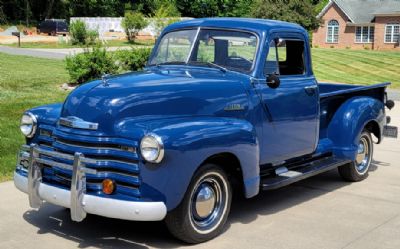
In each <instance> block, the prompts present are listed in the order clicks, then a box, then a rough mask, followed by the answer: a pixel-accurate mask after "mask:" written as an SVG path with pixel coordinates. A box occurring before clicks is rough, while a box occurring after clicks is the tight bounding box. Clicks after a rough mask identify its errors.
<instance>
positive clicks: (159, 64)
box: [149, 61, 186, 67]
mask: <svg viewBox="0 0 400 249" xmlns="http://www.w3.org/2000/svg"><path fill="white" fill-rule="evenodd" d="M185 64H186V63H185V62H184V61H166V62H160V63H155V64H150V65H149V66H156V67H158V66H162V65H185Z"/></svg>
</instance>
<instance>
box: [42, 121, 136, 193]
mask: <svg viewBox="0 0 400 249" xmlns="http://www.w3.org/2000/svg"><path fill="white" fill-rule="evenodd" d="M39 129H41V130H46V131H48V132H41V133H40V135H39V137H38V145H39V148H40V151H41V153H40V157H39V158H38V159H37V163H40V164H41V165H42V180H43V182H47V183H49V184H54V185H58V186H59V187H63V188H70V186H71V179H72V170H71V167H72V165H73V162H74V154H75V153H76V152H79V153H82V154H83V155H84V157H83V158H84V159H83V160H82V163H83V164H84V166H85V168H86V169H87V172H86V187H87V192H88V193H90V192H93V193H96V194H102V192H101V183H102V181H103V180H104V179H112V180H114V181H115V183H116V185H117V188H116V191H115V193H114V195H115V198H118V197H120V198H121V199H126V198H136V199H137V198H140V197H141V195H140V183H141V181H140V174H139V173H140V172H139V158H138V154H137V142H136V141H132V140H128V139H122V138H112V137H100V136H88V135H77V134H74V133H70V132H67V131H65V130H61V129H57V128H53V127H49V126H45V125H42V126H40V127H39Z"/></svg>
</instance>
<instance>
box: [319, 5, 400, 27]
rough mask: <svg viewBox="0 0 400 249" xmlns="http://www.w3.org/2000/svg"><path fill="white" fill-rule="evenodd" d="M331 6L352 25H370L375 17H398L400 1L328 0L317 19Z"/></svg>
mask: <svg viewBox="0 0 400 249" xmlns="http://www.w3.org/2000/svg"><path fill="white" fill-rule="evenodd" d="M332 4H336V5H337V6H338V7H339V8H340V9H341V10H342V11H343V13H345V15H346V16H347V17H348V18H349V20H350V21H351V22H352V23H370V22H372V21H373V20H374V18H375V16H376V15H384V14H387V15H393V14H399V15H400V0H330V1H329V3H328V4H327V5H326V6H325V7H324V9H323V10H322V11H321V12H320V13H319V14H318V16H317V17H318V18H320V17H322V16H323V15H324V14H325V12H326V11H327V10H328V9H329V7H330V6H332Z"/></svg>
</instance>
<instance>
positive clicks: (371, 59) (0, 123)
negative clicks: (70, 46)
mask: <svg viewBox="0 0 400 249" xmlns="http://www.w3.org/2000/svg"><path fill="white" fill-rule="evenodd" d="M312 53H313V59H314V61H313V66H314V72H315V74H316V76H317V79H318V80H319V81H331V82H346V83H357V84H373V83H377V82H383V81H391V82H392V83H393V87H396V88H400V70H399V69H400V53H399V52H375V51H366V50H361V51H355V50H337V49H313V50H312ZM67 81H68V75H67V72H66V71H65V68H64V62H63V61H59V60H49V59H39V58H32V57H26V56H13V55H6V54H2V53H0V181H3V180H6V179H10V177H11V175H12V171H13V169H14V167H15V159H16V158H15V155H16V153H17V151H18V148H19V146H20V145H21V144H23V142H24V138H23V136H22V135H21V133H20V131H19V119H20V117H21V114H22V113H23V111H24V110H26V109H29V108H32V107H34V106H38V105H42V104H46V103H53V102H59V101H63V99H64V98H65V96H66V95H67V92H65V91H63V90H60V88H59V86H60V85H61V84H62V83H64V82H67Z"/></svg>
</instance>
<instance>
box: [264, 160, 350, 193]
mask: <svg viewBox="0 0 400 249" xmlns="http://www.w3.org/2000/svg"><path fill="white" fill-rule="evenodd" d="M349 162H350V160H343V159H338V158H335V157H329V158H324V159H320V160H317V161H313V162H310V163H308V164H307V165H304V166H301V167H297V169H296V170H288V169H286V167H280V168H278V169H276V170H275V172H276V175H275V176H268V177H265V178H263V179H261V189H262V190H272V189H277V188H280V187H283V186H286V185H289V184H291V183H294V182H297V181H300V180H303V179H306V178H308V177H311V176H315V175H318V174H320V173H322V172H325V171H329V170H331V169H334V168H337V167H339V166H341V165H344V164H346V163H349Z"/></svg>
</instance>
